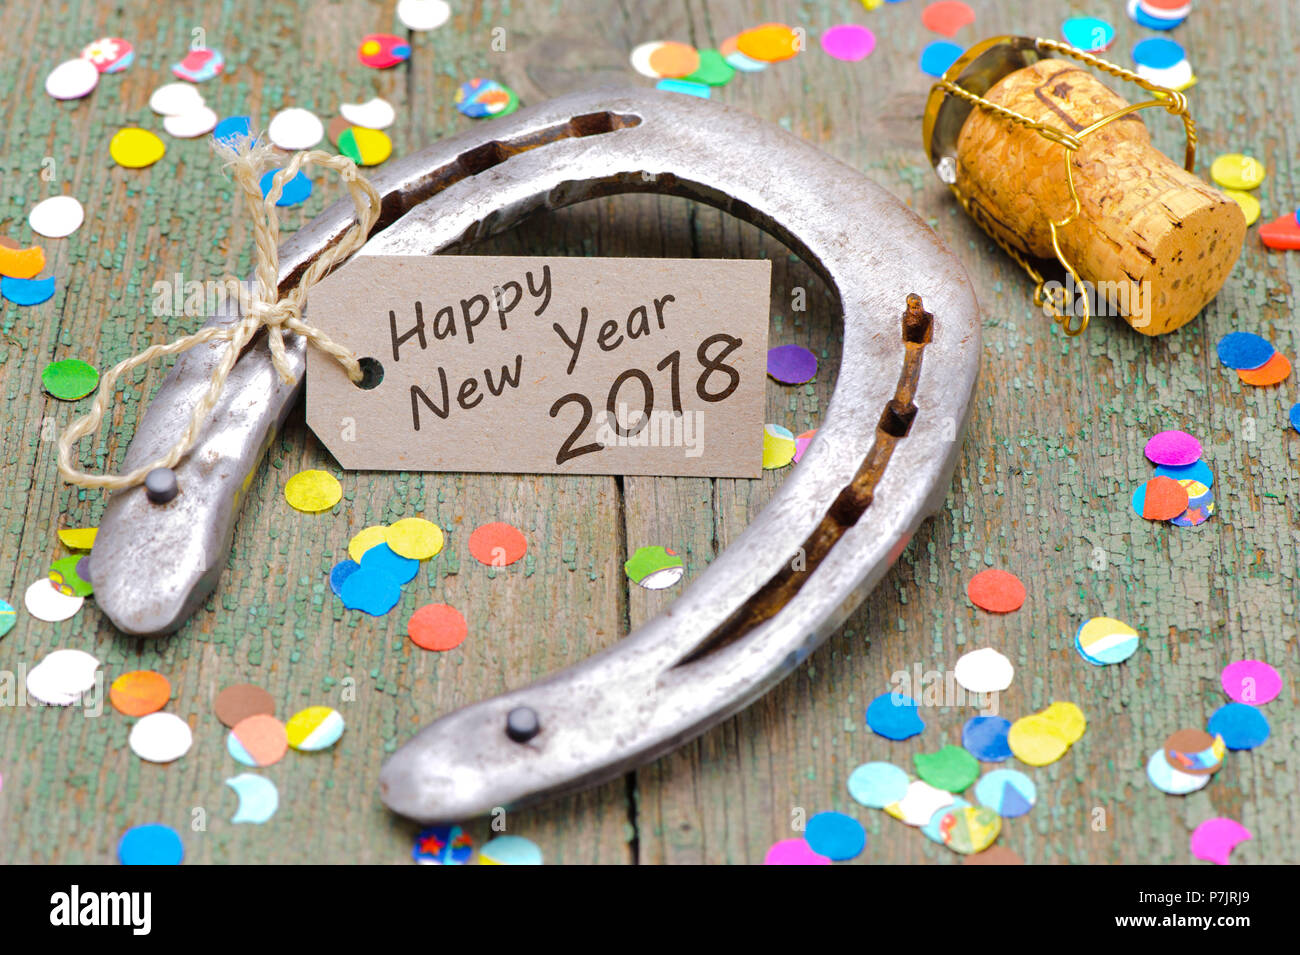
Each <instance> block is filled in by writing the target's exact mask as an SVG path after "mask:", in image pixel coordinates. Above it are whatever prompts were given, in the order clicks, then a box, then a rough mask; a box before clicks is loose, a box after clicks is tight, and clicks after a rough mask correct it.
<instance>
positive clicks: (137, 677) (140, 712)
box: [108, 670, 172, 716]
mask: <svg viewBox="0 0 1300 955" xmlns="http://www.w3.org/2000/svg"><path fill="white" fill-rule="evenodd" d="M171 697H172V685H171V683H169V682H168V680H167V678H166V677H165V676H163V675H162V674H161V673H156V672H154V671H153V670H132V671H131V672H130V673H123V674H122V675H121V676H120V677H118V678H117V679H116V680H114V681H113V684H112V686H110V687H109V688H108V699H109V702H110V703H112V704H113V707H114V709H116V710H117V711H118V712H119V713H123V714H125V715H127V716H147V715H149V714H150V713H157V712H158V711H159V710H161V709H162V708H163V707H164V706H166V705H167V701H168V700H170V699H171Z"/></svg>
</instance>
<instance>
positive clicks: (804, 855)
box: [763, 839, 831, 865]
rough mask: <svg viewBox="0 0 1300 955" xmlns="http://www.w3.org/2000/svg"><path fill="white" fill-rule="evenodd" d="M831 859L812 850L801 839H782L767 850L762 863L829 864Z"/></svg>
mask: <svg viewBox="0 0 1300 955" xmlns="http://www.w3.org/2000/svg"><path fill="white" fill-rule="evenodd" d="M830 864H831V860H830V859H828V858H826V857H825V856H824V855H819V854H818V853H816V852H813V851H812V848H811V847H809V845H808V843H806V842H805V841H804V840H802V839H782V840H781V841H780V842H778V843H776V844H775V845H774V846H772V848H770V849H768V850H767V855H766V856H764V857H763V865H830Z"/></svg>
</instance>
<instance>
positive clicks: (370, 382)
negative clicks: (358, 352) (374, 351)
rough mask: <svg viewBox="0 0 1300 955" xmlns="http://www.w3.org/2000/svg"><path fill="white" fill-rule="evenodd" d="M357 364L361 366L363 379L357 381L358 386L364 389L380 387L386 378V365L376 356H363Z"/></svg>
mask: <svg viewBox="0 0 1300 955" xmlns="http://www.w3.org/2000/svg"><path fill="white" fill-rule="evenodd" d="M357 364H358V365H360V366H361V380H360V381H358V382H357V383H356V385H357V387H358V388H360V389H362V390H363V391H370V390H371V389H373V388H378V387H379V383H380V382H381V381H383V380H384V366H383V365H381V364H380V363H379V361H378V360H377V359H374V358H362V359H361V360H360V361H359V362H357Z"/></svg>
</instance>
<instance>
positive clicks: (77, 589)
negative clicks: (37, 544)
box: [50, 554, 95, 597]
mask: <svg viewBox="0 0 1300 955" xmlns="http://www.w3.org/2000/svg"><path fill="white" fill-rule="evenodd" d="M85 556H86V555H85V554H73V555H72V556H70V557H60V558H59V559H58V560H56V561H55V562H54V563H52V564H51V565H50V583H52V584H54V589H55V590H57V591H58V592H59V593H61V594H67V595H68V596H69V597H89V596H90V595H91V594H92V593H93V592H94V590H95V588H94V587H92V586H91V584H90V582H89V581H87V580H83V579H82V578H81V576H80V575H79V574H78V573H77V564H78V563H79V562H80V561H82V560H84V559H85Z"/></svg>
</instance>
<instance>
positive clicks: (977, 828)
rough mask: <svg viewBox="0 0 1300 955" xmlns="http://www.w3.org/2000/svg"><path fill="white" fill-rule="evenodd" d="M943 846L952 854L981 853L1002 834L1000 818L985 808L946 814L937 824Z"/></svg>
mask: <svg viewBox="0 0 1300 955" xmlns="http://www.w3.org/2000/svg"><path fill="white" fill-rule="evenodd" d="M939 831H940V833H942V835H943V844H944V845H945V846H947V847H948V848H949V849H951V850H953V851H954V852H960V853H962V854H963V855H970V854H972V853H976V852H983V851H984V850H985V849H987V848H988V847H989V846H991V845H993V841H994V840H995V839H997V837H998V834H999V833H1000V832H1002V817H1001V816H999V815H998V814H997V813H996V812H994V811H993V810H992V809H988V808H986V807H983V806H981V807H979V808H975V807H967V808H965V809H957V810H954V811H953V812H949V813H947V814H946V815H945V816H944V817H943V820H942V821H941V822H940V823H939Z"/></svg>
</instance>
